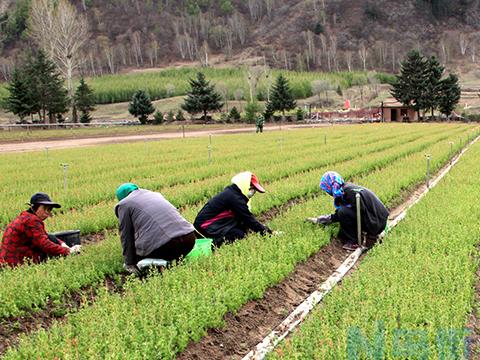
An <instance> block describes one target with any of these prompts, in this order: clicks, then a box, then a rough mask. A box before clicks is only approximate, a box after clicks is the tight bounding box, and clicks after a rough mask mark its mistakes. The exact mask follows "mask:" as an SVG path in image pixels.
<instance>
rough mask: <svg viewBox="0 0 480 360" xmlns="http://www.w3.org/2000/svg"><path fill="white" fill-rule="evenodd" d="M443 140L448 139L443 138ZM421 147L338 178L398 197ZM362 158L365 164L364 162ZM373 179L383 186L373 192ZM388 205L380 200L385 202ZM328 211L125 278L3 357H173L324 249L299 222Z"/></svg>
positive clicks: (298, 213) (323, 238)
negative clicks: (121, 288) (273, 233)
mask: <svg viewBox="0 0 480 360" xmlns="http://www.w3.org/2000/svg"><path fill="white" fill-rule="evenodd" d="M445 138H446V140H448V138H449V137H448V135H446V136H445ZM443 142H445V139H443V140H442V141H441V143H439V142H433V144H430V145H427V149H428V151H429V152H430V153H432V154H436V156H434V157H433V158H432V166H435V164H437V166H441V165H442V162H441V159H442V158H445V161H444V162H446V161H448V154H450V148H449V147H448V146H444V144H442V143H443ZM425 150H426V149H425V147H423V148H421V149H420V151H418V152H412V153H408V152H407V153H405V154H404V155H403V156H400V157H397V158H395V159H391V160H390V161H389V162H387V163H385V164H383V170H385V171H386V172H385V174H387V173H388V174H389V175H388V176H384V173H383V170H382V166H378V167H377V166H375V165H374V164H372V163H370V166H371V167H370V169H371V170H377V171H373V172H369V171H364V170H363V171H362V168H360V173H358V168H357V167H356V166H357V165H356V163H352V168H351V169H350V168H348V167H345V168H342V175H344V176H345V178H347V179H352V180H354V181H355V182H357V183H359V184H362V185H365V186H367V187H370V188H372V190H374V191H375V192H376V193H377V194H378V195H379V197H380V198H381V199H386V198H388V197H391V196H392V194H397V196H401V194H402V190H403V189H408V188H411V187H412V186H414V185H415V184H416V183H418V182H419V181H423V179H424V171H425V164H424V158H423V154H424V151H425ZM402 151H403V152H405V151H407V150H406V149H402V150H401V151H400V153H402ZM392 153H393V151H392ZM445 154H447V155H445ZM366 158H368V156H367V157H366ZM365 161H366V163H365V164H368V160H365ZM358 166H360V165H358ZM365 166H366V165H365ZM406 169H408V171H406ZM379 176H380V177H382V178H383V182H382V186H381V187H378V188H377V186H375V185H376V184H378V182H376V179H377V178H378V177H379ZM317 182H318V177H317V178H316V181H315V183H317ZM371 185H372V186H371ZM272 186H274V184H273V183H272ZM315 186H318V185H317V184H315ZM291 187H292V189H293V188H295V183H293V182H292V184H291ZM393 199H394V200H395V199H396V198H395V196H394V197H393ZM255 200H257V199H255ZM392 201H393V200H392ZM392 201H386V203H387V205H389V204H390V203H392ZM259 203H260V201H259ZM331 210H332V204H331V199H330V198H328V197H327V196H324V195H322V196H320V197H318V198H312V199H310V200H306V201H304V202H302V203H300V204H298V205H296V206H293V207H291V208H290V209H289V210H287V211H285V212H284V213H282V214H280V215H279V216H277V218H275V219H274V220H273V221H272V222H271V223H270V226H271V227H272V228H280V229H282V230H284V231H285V234H284V236H282V237H267V238H263V237H260V236H257V235H252V236H249V237H248V238H246V239H244V240H242V241H239V242H237V243H235V244H233V245H228V246H224V247H222V248H220V249H218V251H216V252H215V254H214V255H213V256H211V257H208V258H204V259H202V260H199V261H197V262H194V263H192V264H189V265H186V266H176V267H174V268H172V269H169V270H167V271H165V272H164V273H163V274H162V276H153V277H150V278H149V279H147V280H146V281H144V282H138V281H132V282H131V283H129V284H128V286H126V287H125V293H124V294H123V295H119V294H108V293H105V294H103V295H100V296H98V297H97V301H96V302H95V304H93V305H92V306H90V307H88V308H85V309H83V310H80V311H79V312H77V313H75V314H71V315H69V316H68V318H67V320H66V321H65V322H64V323H56V324H54V325H53V326H52V327H51V328H50V329H49V330H40V331H38V332H36V333H35V334H32V335H29V336H28V337H27V336H23V337H22V340H21V342H20V345H19V347H18V349H11V350H10V351H9V352H7V353H6V354H5V358H6V359H15V358H28V357H31V356H39V357H42V358H52V357H62V358H68V357H74V356H79V357H81V358H98V357H115V358H139V357H161V358H165V359H169V358H174V356H175V354H176V353H178V352H179V351H181V350H182V349H184V348H185V347H186V346H187V344H188V342H189V341H192V340H198V339H199V338H200V337H202V336H203V335H204V334H205V332H206V330H207V329H208V328H210V327H215V326H221V325H222V319H223V316H224V315H225V313H226V312H228V311H233V312H235V311H237V310H238V309H239V308H240V307H241V306H242V305H243V304H244V303H245V302H247V301H248V300H252V299H257V298H259V297H261V296H262V295H263V293H264V291H265V290H266V289H267V288H268V287H270V286H272V285H274V284H276V283H278V282H279V281H281V280H282V279H284V278H285V277H286V276H287V275H288V274H289V273H290V272H291V271H292V270H293V269H294V267H295V265H296V264H297V263H299V262H300V261H304V260H305V259H307V258H308V256H310V255H312V254H313V253H315V252H317V251H318V250H319V249H320V248H321V247H323V246H324V245H325V244H327V243H328V241H329V239H330V233H329V231H323V230H322V229H321V228H319V227H315V226H310V225H306V224H305V223H304V222H303V219H304V217H305V214H318V213H325V212H328V211H331ZM371 282H372V283H373V281H371ZM179 293H181V294H182V296H181V297H179V296H178V294H179ZM175 294H176V295H175ZM152 309H155V310H154V311H152ZM65 344H71V345H72V344H74V346H73V345H72V346H65ZM140 354H141V355H140Z"/></svg>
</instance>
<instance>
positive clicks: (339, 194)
mask: <svg viewBox="0 0 480 360" xmlns="http://www.w3.org/2000/svg"><path fill="white" fill-rule="evenodd" d="M320 188H321V189H322V190H323V191H325V192H326V193H327V194H328V195H330V196H332V197H333V205H334V207H335V213H333V214H330V215H321V216H319V217H315V218H307V219H306V220H307V221H310V222H313V223H315V224H322V225H329V224H331V223H334V222H338V223H340V231H339V232H338V237H339V238H340V240H341V241H342V243H343V248H344V249H346V250H355V249H356V248H357V247H358V237H357V211H356V199H355V196H356V194H357V193H358V194H360V210H361V223H362V232H365V234H364V235H365V238H366V239H367V246H371V245H373V244H374V243H375V242H376V240H377V236H378V235H379V234H380V233H381V232H382V231H383V229H384V228H385V226H386V224H387V219H388V210H387V209H386V208H385V206H384V205H383V203H382V202H381V201H380V199H379V198H378V197H377V196H376V195H375V194H374V193H373V191H371V190H369V189H367V188H364V187H362V186H358V185H355V184H352V183H348V182H347V183H346V182H345V181H344V180H343V178H342V176H341V175H340V174H338V173H337V172H335V171H328V172H326V173H325V174H323V176H322V179H321V180H320Z"/></svg>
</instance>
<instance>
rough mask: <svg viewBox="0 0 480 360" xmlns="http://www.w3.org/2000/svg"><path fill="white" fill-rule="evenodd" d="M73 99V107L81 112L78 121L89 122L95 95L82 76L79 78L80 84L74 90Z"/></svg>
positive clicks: (93, 107) (93, 108)
mask: <svg viewBox="0 0 480 360" xmlns="http://www.w3.org/2000/svg"><path fill="white" fill-rule="evenodd" d="M74 100H75V107H76V108H77V109H78V110H80V112H81V113H82V114H81V115H80V122H82V123H89V122H90V121H91V120H92V118H91V116H90V112H91V111H93V110H95V106H94V105H95V95H94V93H93V90H92V89H91V88H90V87H89V86H88V84H87V83H86V82H85V80H84V79H83V77H82V78H81V79H80V84H79V85H78V87H77V90H76V91H75V97H74Z"/></svg>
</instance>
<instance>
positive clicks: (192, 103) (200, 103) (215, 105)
mask: <svg viewBox="0 0 480 360" xmlns="http://www.w3.org/2000/svg"><path fill="white" fill-rule="evenodd" d="M190 87H191V90H190V92H188V94H187V97H186V98H185V99H184V101H185V102H184V103H183V104H182V109H183V110H185V111H186V112H188V113H190V114H192V115H193V114H196V113H199V112H203V119H204V120H205V121H207V112H208V111H216V110H220V109H221V108H222V106H223V103H222V102H221V99H222V97H221V95H220V94H218V93H217V92H216V91H215V88H214V86H213V85H210V82H209V81H207V80H206V79H205V75H204V74H203V73H201V72H199V73H198V74H197V79H190Z"/></svg>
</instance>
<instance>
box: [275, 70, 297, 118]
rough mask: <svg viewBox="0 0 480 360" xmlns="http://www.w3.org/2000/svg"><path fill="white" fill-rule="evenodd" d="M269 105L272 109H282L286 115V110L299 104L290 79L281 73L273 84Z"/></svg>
mask: <svg viewBox="0 0 480 360" xmlns="http://www.w3.org/2000/svg"><path fill="white" fill-rule="evenodd" d="M269 106H270V110H273V111H281V112H282V114H283V116H285V111H286V110H291V109H294V108H295V107H296V106H297V103H296V101H295V99H294V98H293V93H292V90H291V89H290V85H289V84H288V80H287V79H286V78H285V77H283V75H281V74H280V75H279V76H278V78H277V80H276V82H275V84H274V85H273V89H272V94H271V95H270V101H269Z"/></svg>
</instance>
